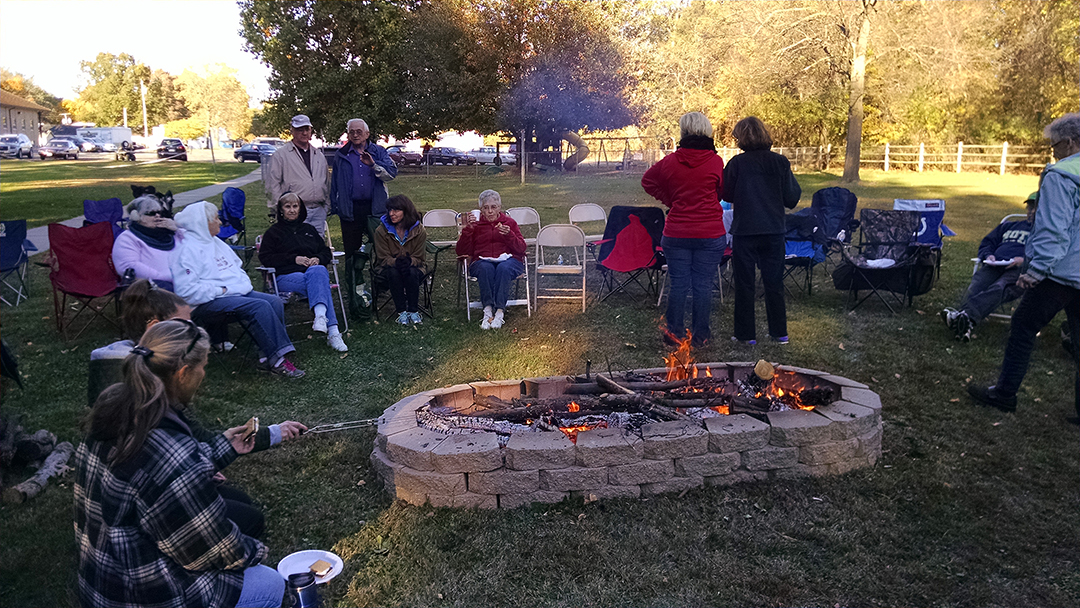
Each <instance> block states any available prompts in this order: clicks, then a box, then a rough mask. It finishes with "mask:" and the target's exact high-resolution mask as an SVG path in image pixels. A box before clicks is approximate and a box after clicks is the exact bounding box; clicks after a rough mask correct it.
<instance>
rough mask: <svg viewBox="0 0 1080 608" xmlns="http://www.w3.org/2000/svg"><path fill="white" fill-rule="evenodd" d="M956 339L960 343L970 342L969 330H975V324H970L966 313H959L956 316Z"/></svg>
mask: <svg viewBox="0 0 1080 608" xmlns="http://www.w3.org/2000/svg"><path fill="white" fill-rule="evenodd" d="M953 329H954V330H955V331H956V339H957V340H960V341H961V342H970V341H971V330H973V329H975V324H974V323H972V322H971V317H969V316H968V315H967V313H966V312H963V311H961V312H960V313H959V314H957V315H956V320H955V327H954V328H953Z"/></svg>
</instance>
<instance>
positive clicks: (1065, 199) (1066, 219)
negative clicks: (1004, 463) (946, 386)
mask: <svg viewBox="0 0 1080 608" xmlns="http://www.w3.org/2000/svg"><path fill="white" fill-rule="evenodd" d="M1043 135H1044V136H1045V137H1046V138H1047V139H1049V140H1050V146H1051V148H1052V149H1053V151H1054V157H1055V158H1057V159H1058V162H1056V163H1054V164H1052V165H1048V166H1047V167H1046V169H1044V170H1043V173H1042V176H1041V177H1040V178H1039V209H1038V210H1037V211H1036V212H1035V222H1034V223H1033V224H1032V226H1031V234H1030V235H1029V236H1028V240H1027V246H1026V248H1025V253H1026V256H1027V260H1028V263H1027V268H1026V269H1025V270H1024V272H1023V274H1021V275H1020V277H1019V278H1018V279H1017V280H1016V284H1017V286H1019V287H1020V288H1021V289H1023V290H1024V296H1023V297H1022V298H1021V299H1020V304H1019V305H1018V306H1017V307H1016V312H1014V313H1013V316H1012V323H1011V325H1010V326H1009V342H1008V344H1007V345H1006V346H1005V357H1004V359H1003V360H1002V362H1001V373H1000V374H998V380H997V384H994V385H992V386H986V385H983V384H970V385H968V394H970V395H971V396H972V398H973V399H975V401H977V402H978V403H979V404H981V405H985V406H989V407H993V408H997V409H999V410H1002V411H1006V412H1013V411H1016V395H1017V392H1018V391H1019V390H1020V383H1021V382H1023V380H1024V376H1025V375H1027V370H1028V364H1029V363H1030V362H1031V353H1032V351H1034V350H1035V336H1037V335H1038V333H1039V331H1041V330H1042V328H1044V327H1046V325H1047V324H1048V323H1050V321H1052V320H1053V319H1054V317H1055V316H1057V314H1058V313H1059V312H1061V311H1062V310H1064V311H1065V317H1066V319H1067V320H1068V323H1069V333H1070V334H1072V343H1073V344H1077V343H1078V341H1077V340H1078V335H1080V113H1076V112H1073V113H1071V114H1066V115H1064V116H1062V117H1060V118H1058V119H1057V120H1055V121H1054V122H1052V123H1050V124H1049V125H1047V127H1046V129H1045V130H1044V131H1043ZM1073 363H1076V360H1075V359H1073ZM1075 400H1076V413H1077V416H1078V418H1074V419H1072V421H1073V422H1080V370H1078V373H1077V376H1076V392H1075Z"/></svg>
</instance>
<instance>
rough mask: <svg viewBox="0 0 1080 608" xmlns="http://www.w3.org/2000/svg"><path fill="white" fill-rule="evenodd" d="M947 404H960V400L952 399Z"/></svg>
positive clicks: (957, 398)
mask: <svg viewBox="0 0 1080 608" xmlns="http://www.w3.org/2000/svg"><path fill="white" fill-rule="evenodd" d="M949 403H960V398H959V397H953V398H952V399H949Z"/></svg>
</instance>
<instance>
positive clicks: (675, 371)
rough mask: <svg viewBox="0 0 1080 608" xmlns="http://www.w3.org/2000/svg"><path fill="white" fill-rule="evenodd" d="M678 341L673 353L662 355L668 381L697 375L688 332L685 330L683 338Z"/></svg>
mask: <svg viewBox="0 0 1080 608" xmlns="http://www.w3.org/2000/svg"><path fill="white" fill-rule="evenodd" d="M668 335H671V334H668ZM672 337H674V336H672ZM678 342H679V347H678V348H676V349H675V351H674V352H673V353H671V354H670V355H667V356H665V357H664V365H666V366H667V380H668V382H671V381H672V380H686V379H689V378H696V377H697V372H698V370H697V367H695V366H694V355H693V354H692V352H691V348H690V332H689V331H687V332H686V339H685V340H679V341H678ZM688 370H689V371H688Z"/></svg>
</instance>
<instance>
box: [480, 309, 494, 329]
mask: <svg viewBox="0 0 1080 608" xmlns="http://www.w3.org/2000/svg"><path fill="white" fill-rule="evenodd" d="M494 320H495V319H494V317H492V316H490V315H488V314H486V313H485V314H484V320H483V321H481V322H480V329H491V322H492V321H494Z"/></svg>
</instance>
